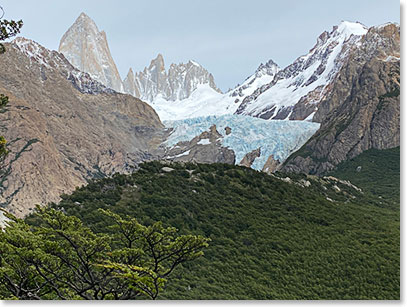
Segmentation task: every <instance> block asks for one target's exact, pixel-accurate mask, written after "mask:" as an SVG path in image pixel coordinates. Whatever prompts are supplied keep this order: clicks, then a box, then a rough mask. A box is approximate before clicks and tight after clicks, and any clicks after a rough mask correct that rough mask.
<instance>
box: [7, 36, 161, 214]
mask: <svg viewBox="0 0 407 307" xmlns="http://www.w3.org/2000/svg"><path fill="white" fill-rule="evenodd" d="M6 49H7V51H6V53H4V54H2V55H1V56H0V65H1V67H2V69H1V72H0V92H1V93H4V94H6V95H7V96H9V107H8V110H7V112H5V113H2V114H0V121H1V123H2V132H1V133H2V135H4V136H5V137H6V139H7V140H8V141H9V149H10V151H11V153H10V154H9V156H8V160H7V161H6V162H7V167H6V168H5V169H6V171H7V176H6V177H5V180H4V181H3V182H2V183H1V186H0V189H1V191H0V192H1V196H0V202H1V205H2V206H3V207H6V209H7V210H9V211H11V212H12V213H14V214H16V215H17V216H20V217H21V216H23V215H25V214H27V213H28V212H29V211H30V209H32V208H33V207H34V206H35V205H36V204H45V203H47V202H50V201H58V200H59V195H60V194H62V193H69V192H71V191H72V190H73V189H75V187H76V186H81V185H83V184H85V183H86V182H87V180H89V179H91V178H94V177H102V176H107V175H110V174H112V173H114V172H129V171H131V170H132V168H133V167H134V166H136V165H137V164H138V163H139V162H140V161H143V160H148V159H153V158H155V157H157V156H158V155H159V152H158V151H157V150H158V147H159V144H160V143H161V142H162V141H163V139H164V138H165V135H166V134H165V131H164V127H163V125H162V124H161V122H160V120H159V118H158V116H157V114H156V113H155V111H154V110H153V109H152V108H151V107H150V106H149V105H147V104H146V103H144V102H142V101H140V100H139V99H137V98H134V97H132V96H130V95H125V94H119V93H117V92H115V91H113V90H111V89H109V88H107V87H105V86H104V85H102V84H100V83H99V82H97V81H95V80H93V79H92V78H91V77H90V76H89V75H88V74H86V73H83V72H80V71H78V70H77V69H75V68H74V67H73V66H72V65H71V64H70V63H69V62H68V61H67V60H66V58H65V57H64V56H63V55H62V54H61V53H58V52H56V51H50V50H47V49H45V48H43V47H42V46H40V45H39V44H37V43H35V42H33V41H31V40H27V39H24V38H18V39H16V40H15V41H14V42H13V43H12V44H7V45H6Z"/></svg>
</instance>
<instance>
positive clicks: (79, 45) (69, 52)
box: [59, 13, 124, 92]
mask: <svg viewBox="0 0 407 307" xmlns="http://www.w3.org/2000/svg"><path fill="white" fill-rule="evenodd" d="M59 52H61V53H62V54H64V56H65V57H66V58H67V59H68V61H69V62H70V63H71V64H72V65H73V66H74V67H76V68H77V69H79V70H80V71H84V72H87V73H89V74H90V75H91V76H92V78H93V79H95V80H97V81H99V82H101V83H102V84H104V85H106V86H107V87H110V88H112V89H114V90H115V91H118V92H124V88H123V84H122V80H121V78H120V75H119V71H118V70H117V67H116V64H115V62H114V61H113V58H112V55H111V54H110V49H109V45H108V43H107V38H106V33H105V32H103V31H101V32H99V29H98V28H97V26H96V24H95V22H94V21H93V20H92V19H91V18H90V17H89V16H87V15H86V14H84V13H82V14H81V15H80V16H79V17H78V18H77V19H76V21H75V22H74V23H73V25H72V26H71V27H70V28H69V29H68V30H67V31H66V33H65V34H64V35H63V37H62V38H61V42H60V44H59Z"/></svg>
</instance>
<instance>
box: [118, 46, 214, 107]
mask: <svg viewBox="0 0 407 307" xmlns="http://www.w3.org/2000/svg"><path fill="white" fill-rule="evenodd" d="M132 74H133V73H132V71H131V70H130V71H129V74H128V75H127V77H126V79H125V80H124V84H125V87H124V89H125V92H126V93H129V94H131V95H133V94H134V95H135V96H136V97H139V98H140V99H142V100H144V101H149V102H152V101H154V99H155V98H156V97H157V96H160V97H161V98H163V99H165V100H172V101H175V100H182V99H185V98H188V97H189V96H190V95H191V93H192V92H193V91H194V90H196V89H197V87H198V86H199V85H202V84H208V85H209V86H210V87H211V88H212V89H214V90H215V91H218V92H220V90H219V89H218V88H217V87H216V85H215V81H214V79H213V76H212V74H210V73H209V72H208V71H207V70H206V69H205V68H203V67H202V66H201V65H199V64H198V63H196V62H194V61H189V62H188V63H186V64H182V63H181V64H171V65H170V68H169V70H168V72H167V71H166V69H165V65H164V58H163V56H162V55H161V54H159V55H158V56H157V57H156V58H155V59H154V60H152V61H151V63H150V66H149V67H146V68H144V70H143V71H142V72H139V73H136V75H135V76H134V77H133V76H132Z"/></svg>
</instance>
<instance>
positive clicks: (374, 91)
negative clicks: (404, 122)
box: [283, 24, 400, 174]
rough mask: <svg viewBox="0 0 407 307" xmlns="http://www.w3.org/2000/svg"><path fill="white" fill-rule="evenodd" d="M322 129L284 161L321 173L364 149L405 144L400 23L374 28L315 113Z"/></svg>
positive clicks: (292, 166) (286, 166)
mask: <svg viewBox="0 0 407 307" xmlns="http://www.w3.org/2000/svg"><path fill="white" fill-rule="evenodd" d="M314 120H315V121H319V122H321V127H320V129H319V130H318V131H317V133H316V134H315V135H314V136H313V137H312V138H311V139H310V140H309V141H308V142H307V143H306V144H305V145H304V146H303V147H302V148H301V149H300V150H299V151H297V152H296V153H294V154H293V155H291V156H290V157H289V158H288V159H287V160H286V162H285V164H284V166H283V170H284V171H289V172H305V173H312V174H321V173H324V172H326V171H329V170H332V169H333V168H334V167H335V166H336V165H338V164H339V163H340V162H342V161H344V160H347V159H351V158H353V157H355V156H357V155H359V154H360V153H362V152H363V151H365V150H367V149H370V148H376V149H386V148H392V147H397V146H399V145H400V28H399V26H397V25H394V24H387V25H383V26H380V27H372V28H370V29H369V31H368V33H367V34H366V35H365V36H364V37H363V38H362V40H361V41H360V45H359V46H357V48H354V49H353V50H352V53H351V54H350V56H349V58H348V60H347V61H346V63H345V64H344V65H343V67H342V68H341V70H340V72H339V74H338V76H337V77H336V79H335V81H334V82H333V84H332V92H331V94H330V95H329V96H328V97H327V99H325V100H324V101H322V102H321V103H320V106H319V109H318V111H317V113H316V114H315V116H314Z"/></svg>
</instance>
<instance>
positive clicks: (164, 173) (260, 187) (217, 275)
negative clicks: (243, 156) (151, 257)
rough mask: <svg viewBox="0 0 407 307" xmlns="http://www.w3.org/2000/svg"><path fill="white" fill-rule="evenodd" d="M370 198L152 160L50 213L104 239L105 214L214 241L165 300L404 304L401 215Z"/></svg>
mask: <svg viewBox="0 0 407 307" xmlns="http://www.w3.org/2000/svg"><path fill="white" fill-rule="evenodd" d="M352 167H353V166H352ZM342 169H345V168H342ZM362 171H365V169H364V166H362ZM342 173H343V174H345V173H344V172H342ZM360 173H361V174H362V172H360ZM338 174H339V173H338ZM344 179H346V178H344ZM372 195H373V194H371V193H370V192H369V193H366V192H364V191H363V190H362V191H360V190H359V189H358V188H357V187H355V186H353V185H352V184H350V183H349V182H347V181H342V180H341V181H340V180H337V179H335V178H332V177H315V176H305V175H293V176H291V178H289V177H287V175H285V174H277V175H273V176H270V175H266V174H264V173H261V172H257V171H254V170H252V169H248V168H244V167H239V166H233V165H225V164H210V165H207V164H205V165H204V164H192V163H191V164H189V163H187V164H167V165H164V164H162V163H160V162H150V163H145V164H142V165H141V168H140V169H139V170H138V171H136V172H134V173H133V174H132V175H115V176H113V178H109V179H101V180H97V181H93V182H90V183H89V185H87V186H86V187H82V188H79V189H77V190H76V191H75V192H74V193H73V194H72V195H64V196H63V200H62V201H61V202H60V203H59V204H58V205H57V204H53V205H52V206H53V207H56V208H59V209H62V210H63V211H64V212H66V213H67V214H68V215H75V216H77V217H79V218H80V219H81V220H82V221H83V222H84V223H85V224H86V225H88V226H90V228H91V229H92V230H93V231H94V232H97V233H105V232H109V231H110V230H109V228H108V227H107V226H109V223H111V221H110V220H109V219H106V218H105V216H103V214H101V213H100V211H98V210H97V209H99V208H102V209H109V210H111V211H112V212H115V213H118V214H120V215H122V216H125V215H130V216H132V217H135V218H137V220H138V221H139V222H140V223H142V224H145V225H150V224H152V223H153V222H155V221H163V224H164V226H174V227H176V228H178V229H179V230H180V233H181V234H197V235H203V236H205V237H209V238H210V239H211V240H212V241H211V242H210V244H209V247H207V248H206V249H205V251H204V253H205V254H204V256H203V257H201V258H199V259H197V260H196V261H194V262H193V263H190V264H189V263H185V264H183V265H182V266H181V267H179V268H177V270H175V271H174V272H173V275H172V276H171V277H170V279H169V282H168V284H167V287H166V289H165V290H164V291H163V292H161V294H160V296H159V297H158V298H159V299H399V297H400V269H399V268H400V243H399V242H400V233H399V227H400V217H399V208H398V207H396V206H394V205H391V204H390V203H387V202H385V203H380V199H377V198H374V196H372ZM27 221H28V222H30V223H35V218H34V217H33V216H31V217H29V218H28V219H27Z"/></svg>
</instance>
